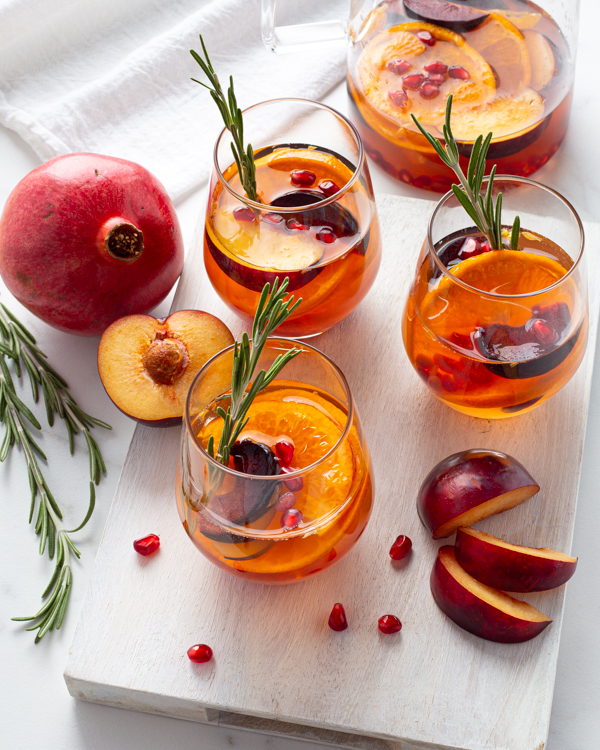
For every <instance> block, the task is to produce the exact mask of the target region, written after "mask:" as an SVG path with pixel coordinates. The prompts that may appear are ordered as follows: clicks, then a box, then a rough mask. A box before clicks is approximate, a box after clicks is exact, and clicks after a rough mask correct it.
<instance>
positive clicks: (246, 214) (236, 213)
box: [233, 206, 256, 221]
mask: <svg viewBox="0 0 600 750" xmlns="http://www.w3.org/2000/svg"><path fill="white" fill-rule="evenodd" d="M233 218H234V219H235V220H236V221H254V219H255V218H256V215H255V214H254V211H253V210H252V209H251V208H248V206H240V207H239V208H234V209H233Z"/></svg>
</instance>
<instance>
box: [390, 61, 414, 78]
mask: <svg viewBox="0 0 600 750" xmlns="http://www.w3.org/2000/svg"><path fill="white" fill-rule="evenodd" d="M411 68H412V65H411V64H410V63H409V62H408V60H390V61H389V63H388V64H387V69H388V70H389V71H391V72H392V73H394V74H395V75H397V76H401V75H403V74H404V73H408V71H409V70H410V69H411Z"/></svg>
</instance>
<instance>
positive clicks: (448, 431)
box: [65, 195, 600, 750]
mask: <svg viewBox="0 0 600 750" xmlns="http://www.w3.org/2000/svg"><path fill="white" fill-rule="evenodd" d="M378 208H379V213H380V217H381V223H382V227H383V241H384V257H383V264H382V268H381V271H380V274H379V277H378V279H377V281H376V284H375V286H374V288H373V289H372V291H371V292H370V294H369V295H368V297H367V299H366V300H365V301H364V302H363V304H362V305H361V306H360V308H359V309H358V310H357V311H355V312H354V313H353V314H352V315H350V316H349V317H348V318H347V319H346V320H345V321H344V322H343V323H341V324H340V325H338V326H337V327H336V328H334V329H333V330H332V331H330V332H328V333H326V334H325V335H323V336H321V337H320V338H319V339H317V340H316V342H315V343H316V345H317V346H318V347H319V348H321V349H322V350H323V351H324V352H326V353H327V354H328V355H329V356H330V357H332V358H333V360H334V361H335V362H337V363H338V364H339V365H340V367H341V369H342V370H343V371H344V373H345V374H346V376H347V378H348V380H349V383H350V386H351V388H352V391H353V393H354V396H355V400H356V403H357V405H358V408H359V411H360V414H361V417H362V420H363V425H364V429H365V433H366V436H367V439H368V442H369V446H370V449H371V454H372V457H373V462H374V472H375V480H376V488H377V489H376V498H375V508H374V512H373V516H372V519H371V521H370V522H369V525H368V526H367V529H366V531H365V533H364V534H363V536H362V538H361V540H360V542H359V543H358V544H357V545H356V548H355V549H354V550H353V551H352V552H351V553H350V554H349V555H348V556H347V557H346V558H345V559H343V560H342V561H341V562H340V563H339V564H338V565H337V566H334V567H333V568H332V569H331V570H329V571H328V572H326V573H324V574H322V575H321V576H320V577H319V576H317V577H316V578H314V579H312V580H309V581H306V582H303V583H301V584H297V585H292V586H287V587H269V586H263V585H258V584H251V583H246V582H244V581H241V580H239V579H235V578H233V577H231V576H229V575H227V574H226V573H224V572H222V571H221V570H219V569H217V568H216V567H214V566H212V565H211V564H210V563H209V562H208V561H207V560H206V559H205V558H203V557H202V555H200V554H199V553H198V552H197V550H196V549H195V548H194V546H193V545H192V543H191V542H190V541H189V539H188V538H187V536H186V534H185V532H184V530H183V528H182V526H181V524H180V521H179V517H178V514H177V510H176V508H175V496H174V474H175V464H176V460H177V454H178V450H179V439H180V430H179V429H178V428H171V429H165V430H160V429H152V428H148V427H141V426H140V427H138V428H137V429H136V432H135V436H134V439H133V441H132V444H131V447H130V450H129V454H128V456H127V460H126V462H125V466H124V468H123V474H122V477H121V481H120V484H119V487H118V490H117V492H116V495H115V499H114V502H113V506H112V509H111V512H110V515H109V518H108V521H107V525H106V529H105V532H104V537H103V540H102V543H101V545H100V550H99V552H98V557H97V561H96V566H95V569H94V574H93V578H92V581H91V584H90V587H89V590H88V592H87V596H86V600H85V603H84V607H83V613H82V616H81V619H80V621H79V624H78V627H77V631H76V634H75V637H74V641H73V644H72V647H71V652H70V657H69V661H68V664H67V667H66V671H65V679H66V682H67V685H68V688H69V691H70V692H71V694H72V695H74V696H75V697H78V698H83V699H85V700H91V701H98V702H101V703H110V704H112V705H119V706H122V707H125V708H132V709H135V710H142V711H150V712H152V713H161V714H167V715H169V716H176V717H179V718H187V719H193V720H197V721H211V720H212V721H219V722H220V721H221V720H222V721H223V723H224V724H227V721H229V722H232V721H234V719H232V717H231V715H230V714H244V715H247V716H249V717H255V718H256V719H265V720H269V721H270V722H272V721H273V720H275V721H281V722H286V723H287V724H294V725H307V726H308V727H313V728H319V729H323V730H329V731H330V732H331V734H327V735H323V734H321V735H319V736H320V737H321V739H320V740H319V741H324V742H329V744H333V745H336V744H337V745H338V746H342V747H343V746H346V747H357V748H363V747H364V748H368V750H379V749H380V748H381V749H382V750H383V748H386V750H387V749H388V748H389V750H392V749H393V750H400V748H401V750H426V749H427V750H429V749H430V748H435V750H449V749H450V748H460V749H461V750H543V748H544V746H545V743H546V738H547V733H548V722H549V718H550V709H551V704H552V692H553V687H554V677H555V671H556V661H557V655H558V646H559V639H560V630H561V619H562V612H563V608H564V598H565V589H564V587H563V588H562V589H557V590H555V591H551V592H545V593H541V594H531V595H528V596H527V597H525V598H527V600H528V601H529V602H531V603H532V604H533V605H534V606H536V607H538V608H540V609H541V610H542V611H543V612H544V613H545V614H547V615H548V616H550V617H552V618H553V620H554V622H553V624H552V625H551V626H550V627H549V628H547V629H546V630H545V631H544V633H543V634H542V635H541V636H539V637H538V638H536V639H535V640H533V641H530V642H528V643H525V644H519V645H501V644H495V643H490V642H486V641H483V640H480V639H479V638H476V637H475V636H472V635H470V634H469V633H466V632H465V631H463V630H461V629H460V628H458V627H457V626H455V625H454V624H453V623H452V622H451V621H450V620H448V619H447V618H446V617H445V616H444V615H443V614H442V613H441V612H440V610H439V609H438V608H437V607H436V605H435V603H434V601H433V599H432V597H431V594H430V591H429V573H430V570H431V566H432V564H433V561H434V558H435V554H436V550H437V548H438V546H439V543H438V542H434V541H432V540H431V539H430V538H429V537H428V535H427V533H426V532H425V530H424V528H423V527H422V526H421V524H420V522H419V520H418V517H417V514H416V510H415V497H416V492H417V489H418V487H419V485H420V483H421V481H422V479H423V478H424V476H425V475H426V474H427V472H428V471H429V470H430V469H431V467H432V466H433V465H434V464H435V463H437V462H438V461H439V460H441V459H442V458H443V457H445V456H446V455H448V454H450V453H454V452H455V451H459V450H464V449H467V448H489V449H495V450H501V451H505V452H507V453H509V454H511V455H513V456H515V457H516V458H517V459H518V460H519V461H521V462H522V463H523V464H524V465H525V466H526V467H527V468H528V470H529V471H530V472H531V473H532V475H533V476H534V477H535V478H537V480H538V482H539V483H540V484H541V491H540V493H539V494H538V495H536V496H535V497H533V498H532V499H530V500H528V501H527V502H526V503H525V504H523V505H521V506H519V507H517V508H515V509H513V510H511V511H509V512H507V513H504V514H502V515H499V516H496V517H494V518H489V519H486V520H485V521H483V522H481V523H480V524H478V527H479V528H481V529H482V530H484V531H487V532H489V533H491V534H496V535H500V536H503V535H506V536H507V537H508V538H509V539H510V540H511V541H513V542H515V543H517V544H519V543H521V544H528V545H532V546H548V547H551V548H554V549H559V550H563V551H565V552H569V551H570V547H571V538H572V532H573V522H574V515H575V508H576V498H577V488H578V483H579V474H580V466H581V458H582V450H583V441H584V435H585V424H586V418H587V408H588V400H589V390H590V383H591V373H592V367H593V356H594V351H595V344H596V330H597V319H598V308H599V304H600V297H599V295H598V288H599V287H600V284H599V281H600V269H599V263H598V254H597V248H598V244H599V239H600V227H599V226H598V225H592V224H587V225H586V232H587V247H588V258H587V261H588V277H589V281H590V283H589V287H590V289H589V291H590V339H589V346H588V351H587V354H586V357H585V359H584V362H583V364H582V366H581V367H580V369H579V371H578V372H577V374H576V375H575V377H574V378H573V379H572V380H571V382H570V383H569V384H568V385H567V386H566V387H565V388H564V389H563V390H562V391H561V392H560V393H559V394H557V395H556V396H555V397H554V398H553V399H551V400H550V401H549V402H548V403H546V404H544V405H543V406H542V407H540V408H539V409H538V410H536V411H533V412H531V413H530V414H525V415H522V416H518V417H514V418H512V419H509V420H501V421H495V422H494V421H492V422H490V421H484V420H476V419H472V418H469V417H466V416H464V415H461V414H459V413H457V412H454V411H453V410H451V409H449V408H448V407H446V406H444V405H443V404H442V403H441V402H439V401H438V400H437V399H435V398H434V397H433V396H432V395H430V394H429V393H428V392H427V391H426V389H425V388H424V386H423V384H422V383H421V381H420V380H419V378H418V377H417V375H416V374H415V372H414V371H413V369H412V367H411V366H410V364H409V362H408V359H407V357H406V355H405V352H404V348H403V346H402V340H401V333H400V324H401V314H402V309H403V305H404V301H405V298H406V295H407V291H408V286H409V283H410V281H411V279H412V277H413V273H414V268H415V263H416V259H417V255H418V251H419V248H420V245H421V242H422V238H423V233H424V231H425V227H426V223H427V219H428V216H429V214H430V211H431V208H432V204H431V203H430V202H427V201H421V200H417V199H406V198H398V197H393V196H385V195H384V196H379V197H378ZM200 229H201V227H200ZM201 239H202V238H201V232H197V236H196V245H195V246H194V247H193V248H192V249H191V251H190V255H189V258H188V261H187V263H186V268H185V271H184V276H183V277H182V280H181V282H180V286H179V289H178V293H177V297H176V300H175V304H174V308H175V309H182V308H186V307H188V308H189V307H197V308H199V309H203V310H207V311H209V312H212V313H214V314H216V315H218V316H219V317H221V318H222V319H223V320H225V322H226V323H227V324H228V325H229V326H230V327H231V329H232V331H233V332H234V334H236V335H237V334H239V333H240V331H241V326H240V324H239V322H238V321H237V320H236V318H235V316H234V315H233V314H232V313H230V312H229V311H228V310H227V309H226V308H225V306H224V305H223V304H222V303H221V302H220V301H219V300H218V298H217V297H216V295H215V293H214V292H213V290H212V288H211V286H210V283H209V282H208V279H207V278H206V275H205V273H204V268H203V261H202V248H201ZM151 532H153V533H157V534H159V535H160V537H161V549H160V552H159V553H158V554H157V555H155V556H153V557H151V558H140V557H139V556H138V555H136V554H135V553H134V552H133V549H132V541H133V540H134V539H136V538H138V537H140V536H143V535H145V534H147V533H151ZM401 533H402V534H407V535H408V536H410V537H411V539H412V540H413V552H412V554H411V556H410V557H409V558H408V559H407V560H406V561H404V562H402V563H397V564H393V563H391V561H390V558H389V556H388V550H389V547H390V545H391V543H392V542H393V540H394V539H395V537H396V536H397V535H398V534H401ZM574 552H575V554H576V553H577V551H576V550H575V551H574ZM336 601H341V602H343V603H344V606H345V608H346V612H347V615H348V619H349V623H350V627H349V628H348V630H346V631H345V632H343V633H334V632H332V631H331V630H329V628H328V627H327V617H328V615H329V612H330V610H331V607H332V605H333V603H334V602H336ZM387 613H393V614H397V615H398V616H399V617H400V618H401V620H402V621H403V629H402V632H401V633H400V634H399V635H396V636H384V635H381V634H380V633H379V631H378V630H377V619H378V618H379V617H380V616H381V615H382V614H387ZM194 643H208V644H210V645H211V647H212V648H213V650H214V654H215V658H214V660H213V661H212V662H210V663H209V664H204V665H194V664H191V663H190V662H189V660H188V659H187V656H186V651H187V649H188V648H189V646H190V645H192V644H194ZM216 711H218V712H219V714H218V717H217V714H215V713H214V712H216ZM227 716H229V719H227ZM235 721H237V722H239V725H240V726H241V725H242V724H244V721H245V722H246V723H247V724H248V725H251V726H248V728H251V729H255V730H257V731H268V732H270V731H271V729H269V728H265V726H266V725H262V727H263V728H262V729H260V727H261V724H260V722H258V723H257V722H256V721H254V719H252V718H250V719H244V718H243V717H241V718H236V719H235ZM237 725H238V724H236V726H237ZM270 726H271V725H270V724H269V727H270ZM306 731H308V732H309V733H310V732H313V729H308V730H306ZM282 732H283V733H284V734H285V731H283V729H282ZM302 732H303V730H302V728H301V727H298V728H297V734H295V735H294V736H297V737H301V736H302ZM336 732H343V733H350V734H357V735H365V736H366V737H367V738H377V739H373V740H372V743H371V744H370V745H369V744H362V745H361V744H358V745H357V744H354V745H348V744H346V745H344V744H343V742H344V741H345V740H339V738H338V740H337V741H336V739H335V735H334V733H336ZM288 736H289V735H288ZM308 739H313V740H317V736H316V735H314V734H313V735H312V736H311V737H308ZM379 740H381V741H384V743H385V744H381V743H380V742H379ZM364 742H365V743H366V742H367V740H366V739H365V740H364ZM377 742H379V744H377ZM398 743H399V744H398Z"/></svg>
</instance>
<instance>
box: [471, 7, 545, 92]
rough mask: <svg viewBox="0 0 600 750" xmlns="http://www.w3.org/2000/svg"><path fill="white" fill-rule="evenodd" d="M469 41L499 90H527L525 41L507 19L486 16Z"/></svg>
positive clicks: (528, 80) (528, 60)
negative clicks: (485, 62) (495, 75)
mask: <svg viewBox="0 0 600 750" xmlns="http://www.w3.org/2000/svg"><path fill="white" fill-rule="evenodd" d="M469 41H470V43H471V44H472V45H473V47H474V48H475V49H476V50H477V52H479V54H480V55H481V56H482V57H483V58H484V59H485V60H486V61H487V62H488V63H489V64H490V65H491V66H492V68H493V69H494V71H495V72H496V74H497V76H498V78H499V81H498V87H499V88H502V89H503V91H506V92H508V93H510V94H513V93H515V92H517V91H519V90H520V89H522V88H524V87H526V86H529V82H530V81H531V62H530V59H529V52H528V51H527V45H526V44H525V37H524V36H523V34H522V33H521V32H520V31H519V29H518V28H517V27H516V26H515V25H514V24H512V23H511V22H510V21H509V20H508V19H507V18H505V17H504V16H502V15H500V14H498V13H490V15H489V16H488V18H486V20H485V21H484V22H483V23H482V24H480V25H479V26H478V27H477V28H476V29H475V30H474V31H473V32H471V34H470V36H469Z"/></svg>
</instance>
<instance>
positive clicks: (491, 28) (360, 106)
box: [348, 0, 572, 193]
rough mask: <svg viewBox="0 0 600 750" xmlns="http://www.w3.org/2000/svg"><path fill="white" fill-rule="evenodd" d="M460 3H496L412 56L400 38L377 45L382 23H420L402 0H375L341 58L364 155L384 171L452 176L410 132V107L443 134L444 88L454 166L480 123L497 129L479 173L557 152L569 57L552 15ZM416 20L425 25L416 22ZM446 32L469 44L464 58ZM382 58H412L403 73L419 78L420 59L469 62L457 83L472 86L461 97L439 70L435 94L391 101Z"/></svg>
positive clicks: (530, 169)
mask: <svg viewBox="0 0 600 750" xmlns="http://www.w3.org/2000/svg"><path fill="white" fill-rule="evenodd" d="M469 6H471V7H473V8H482V9H484V10H485V11H486V12H490V9H492V6H494V8H496V9H495V10H494V9H492V11H491V12H492V15H491V16H489V17H488V18H487V19H486V20H484V21H483V22H482V23H481V24H479V25H477V26H476V27H475V28H473V29H467V30H465V29H460V31H459V32H452V31H450V32H449V31H448V30H447V29H443V28H442V29H441V30H440V31H439V32H435V31H434V32H433V34H434V36H435V35H436V34H437V35H438V37H439V38H438V39H436V41H435V44H434V46H431V47H429V46H427V45H425V47H424V51H423V52H422V53H419V54H416V55H414V56H413V52H415V50H413V49H408V48H407V47H406V45H403V46H401V47H400V48H399V49H398V50H397V51H396V52H394V50H393V45H390V44H388V46H387V50H386V46H385V44H384V43H383V42H382V40H385V37H384V34H386V33H389V32H386V31H385V30H386V29H388V28H390V27H391V28H393V29H402V28H405V25H406V24H412V25H413V26H414V25H415V24H416V26H414V28H413V27H410V31H408V32H407V33H410V34H414V33H416V32H417V31H418V28H417V26H418V25H419V22H418V21H417V20H416V19H415V18H409V17H408V16H406V14H405V11H404V6H403V4H402V2H401V0H390V2H387V3H383V4H382V5H381V6H379V7H378V8H377V9H376V10H375V11H374V12H373V14H372V18H371V21H370V22H371V24H372V27H373V32H372V33H369V34H367V35H366V36H365V39H366V41H363V42H361V43H360V44H359V45H357V47H356V50H355V54H354V56H353V57H351V59H350V63H349V70H348V90H349V94H350V98H351V101H352V105H353V110H354V119H355V122H356V125H357V128H358V130H359V132H360V134H361V136H362V138H363V141H364V143H365V149H366V151H367V153H368V154H369V156H370V157H371V158H372V159H373V161H375V162H376V163H377V164H378V165H379V166H380V167H382V169H384V170H385V171H386V172H387V173H388V174H390V175H391V176H392V177H395V178H397V179H399V180H401V181H402V182H404V183H406V184H410V185H414V186H415V187H419V188H423V189H426V190H432V191H435V192H441V193H445V192H447V191H448V190H450V189H451V185H452V183H453V182H455V181H456V178H455V176H454V173H453V172H452V171H451V170H450V169H449V168H448V167H446V166H445V165H444V164H442V162H441V161H440V159H439V157H438V156H437V155H436V153H435V152H434V151H433V149H432V148H431V147H430V146H429V144H428V143H427V141H426V140H425V138H424V137H423V136H422V135H421V134H420V133H419V132H418V131H417V128H416V126H415V125H414V123H413V122H412V120H411V118H410V114H411V112H412V113H414V114H415V116H416V117H417V118H418V119H419V120H420V121H421V122H422V124H423V125H424V126H425V127H426V129H427V130H428V131H429V132H431V133H432V134H433V135H434V136H436V137H438V138H443V133H442V124H443V110H444V108H445V104H446V99H447V96H448V94H450V93H452V94H453V95H454V103H453V129H454V135H455V137H456V139H457V141H458V143H459V150H460V153H461V166H462V168H463V170H466V168H467V165H468V158H469V156H470V153H471V147H472V143H473V141H474V140H475V137H476V134H475V132H474V131H475V130H476V129H477V128H479V130H478V132H482V133H484V134H485V133H487V132H488V131H489V130H492V131H493V132H494V135H495V136H496V137H495V138H494V139H493V140H492V143H491V146H490V149H489V152H488V161H487V164H486V174H487V173H489V170H490V169H491V167H492V166H493V165H494V164H497V172H498V174H511V175H521V176H529V175H531V174H533V173H534V172H535V171H537V170H538V169H540V167H542V166H543V165H544V164H545V163H546V162H547V161H548V159H550V157H551V156H553V154H555V153H556V151H557V150H558V147H559V146H560V144H561V143H562V141H563V139H564V137H565V134H566V131H567V125H568V121H569V113H570V109H571V100H572V67H571V65H570V62H569V57H570V55H569V50H568V48H567V45H566V42H565V40H564V37H563V35H562V33H561V31H560V29H559V28H558V26H557V25H556V24H555V23H554V21H553V20H552V19H551V18H550V17H549V16H547V15H544V13H543V12H540V9H539V8H538V6H536V5H535V4H534V3H531V2H523V0H504V2H498V3H495V4H494V3H492V4H490V3H489V2H484V0H480V2H478V1H477V0H474V1H473V2H469ZM424 28H425V29H431V26H430V25H428V24H427V23H425V24H424ZM453 33H459V35H460V37H461V38H462V39H463V40H464V42H466V45H467V46H468V47H469V48H470V49H471V50H474V53H472V54H471V58H469V55H467V54H465V52H464V49H466V47H464V48H460V47H459V46H457V44H456V39H455V38H454V37H453V36H452V34H453ZM394 38H396V39H398V38H399V34H398V33H396V34H395V35H394V34H390V37H389V41H390V42H391V41H392V40H393V39H394ZM459 44H460V42H459ZM416 51H417V52H418V50H416ZM388 58H391V59H396V58H400V59H407V60H408V61H409V62H410V63H411V64H412V67H411V69H410V70H409V71H407V73H406V74H407V75H408V74H413V73H423V74H424V75H425V76H426V75H427V73H426V71H424V69H423V68H424V65H426V64H427V63H430V62H431V61H433V60H440V61H442V62H444V63H446V64H447V65H448V66H462V67H464V68H465V69H467V68H468V69H469V71H468V72H469V73H470V75H471V78H470V79H469V80H468V81H467V82H466V83H467V84H469V86H470V87H471V88H470V90H469V91H466V90H465V92H464V101H463V102H462V103H461V102H460V96H461V94H460V90H459V89H458V86H460V84H461V82H460V81H457V80H453V79H451V78H450V77H447V78H446V80H445V81H444V82H442V83H441V85H440V87H439V95H437V96H436V97H435V98H434V99H432V100H424V99H423V98H422V97H421V96H420V94H419V91H418V90H410V89H407V90H406V93H407V95H408V99H409V103H407V104H406V105H405V106H402V107H398V106H395V105H394V104H393V103H392V102H391V101H390V99H389V93H388V89H390V87H392V88H394V89H397V90H402V88H403V81H402V78H403V76H394V75H391V74H390V73H389V71H386V63H387V62H388ZM481 60H483V61H484V65H483V66H482V65H481ZM485 64H488V65H489V66H490V67H489V68H486V67H485ZM478 70H479V73H480V75H478ZM486 71H487V74H486ZM490 71H491V75H492V76H493V84H492V85H489V84H490V75H489V72H490ZM457 97H458V98H457ZM436 113H437V114H436ZM477 134H478V133H477Z"/></svg>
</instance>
